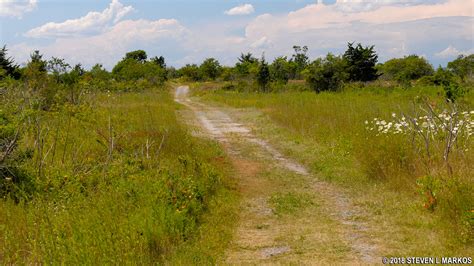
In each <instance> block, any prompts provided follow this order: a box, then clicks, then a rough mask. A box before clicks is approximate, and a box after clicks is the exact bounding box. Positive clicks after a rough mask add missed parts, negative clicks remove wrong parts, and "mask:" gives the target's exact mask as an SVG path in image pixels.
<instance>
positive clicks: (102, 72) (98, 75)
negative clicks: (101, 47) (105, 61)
mask: <svg viewBox="0 0 474 266" xmlns="http://www.w3.org/2000/svg"><path fill="white" fill-rule="evenodd" d="M89 73H90V74H91V75H92V77H93V78H94V79H97V80H102V81H106V80H108V79H109V75H110V73H109V72H108V71H107V70H106V69H105V68H104V67H103V66H102V64H95V65H94V66H93V67H92V68H91V70H90V71H89Z"/></svg>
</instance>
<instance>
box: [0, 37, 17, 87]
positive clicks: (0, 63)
mask: <svg viewBox="0 0 474 266" xmlns="http://www.w3.org/2000/svg"><path fill="white" fill-rule="evenodd" d="M7 51H8V50H7V47H6V46H5V45H4V46H3V48H2V49H0V72H2V73H3V74H0V79H1V78H2V77H3V76H10V77H12V78H14V79H19V78H20V72H19V70H18V65H17V64H15V62H14V61H13V59H12V58H11V57H7ZM1 70H3V71H1Z"/></svg>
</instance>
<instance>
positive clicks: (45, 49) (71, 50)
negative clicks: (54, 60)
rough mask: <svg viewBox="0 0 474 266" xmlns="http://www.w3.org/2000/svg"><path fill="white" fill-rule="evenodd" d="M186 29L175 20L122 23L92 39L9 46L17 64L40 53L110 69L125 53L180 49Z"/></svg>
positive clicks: (126, 21) (71, 61)
mask: <svg viewBox="0 0 474 266" xmlns="http://www.w3.org/2000/svg"><path fill="white" fill-rule="evenodd" d="M186 35H187V30H186V28H185V27H183V26H182V25H181V24H180V23H179V21H177V20H175V19H160V20H143V19H142V20H124V21H121V22H118V23H117V24H115V25H113V26H111V27H110V28H108V30H107V31H105V32H102V33H100V34H96V35H94V36H76V37H67V38H58V39H56V40H55V41H54V42H52V43H50V44H47V45H43V46H32V45H28V44H26V43H21V44H17V45H13V46H10V47H9V50H10V52H11V53H12V55H14V57H15V58H16V61H17V62H20V63H21V62H26V61H27V60H28V55H29V54H30V53H31V52H32V51H33V50H40V52H42V53H44V54H45V56H46V57H50V56H56V57H61V58H65V59H66V61H68V62H70V63H74V64H75V63H82V64H84V65H85V66H86V67H90V66H92V65H93V64H95V63H102V64H104V66H106V67H108V68H109V69H110V68H111V67H112V66H113V65H114V64H115V63H116V62H117V61H118V60H120V58H122V57H123V56H124V54H125V53H126V52H129V51H131V50H136V49H144V50H146V51H148V52H150V55H152V52H153V49H157V48H160V49H162V51H160V53H164V52H166V51H167V50H172V49H179V46H180V42H181V41H182V40H183V38H185V36H186Z"/></svg>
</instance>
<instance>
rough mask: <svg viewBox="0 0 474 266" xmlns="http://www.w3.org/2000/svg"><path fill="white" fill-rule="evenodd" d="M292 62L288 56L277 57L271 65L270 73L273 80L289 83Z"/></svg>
mask: <svg viewBox="0 0 474 266" xmlns="http://www.w3.org/2000/svg"><path fill="white" fill-rule="evenodd" d="M290 71H291V69H290V64H289V62H288V60H287V59H286V56H281V57H277V58H276V59H275V60H274V61H273V63H272V64H271V65H270V74H271V77H272V79H273V80H276V81H278V82H282V83H285V84H286V83H288V79H289V78H290Z"/></svg>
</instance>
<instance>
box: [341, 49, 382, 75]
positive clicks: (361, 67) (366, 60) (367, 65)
mask: <svg viewBox="0 0 474 266" xmlns="http://www.w3.org/2000/svg"><path fill="white" fill-rule="evenodd" d="M353 45H354V43H348V44H347V50H346V52H345V53H344V56H343V58H344V60H346V62H347V67H348V73H349V79H350V80H351V81H371V80H375V79H377V78H378V74H377V69H376V68H375V65H376V64H377V59H378V55H377V54H376V53H375V51H374V46H373V45H372V46H366V47H362V45H361V44H360V43H359V44H357V46H356V47H354V46H353Z"/></svg>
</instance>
